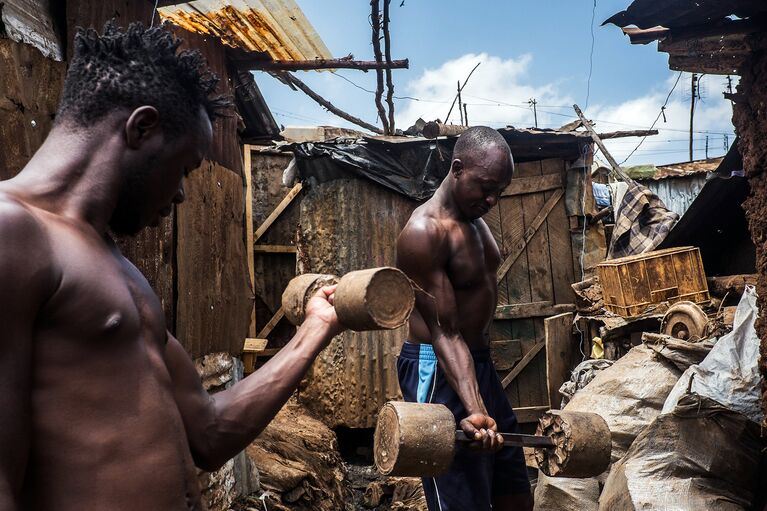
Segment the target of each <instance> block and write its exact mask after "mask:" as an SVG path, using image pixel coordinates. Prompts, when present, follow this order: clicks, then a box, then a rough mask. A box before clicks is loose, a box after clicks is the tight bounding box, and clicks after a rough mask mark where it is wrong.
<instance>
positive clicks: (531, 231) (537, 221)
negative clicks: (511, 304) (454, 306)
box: [497, 189, 565, 282]
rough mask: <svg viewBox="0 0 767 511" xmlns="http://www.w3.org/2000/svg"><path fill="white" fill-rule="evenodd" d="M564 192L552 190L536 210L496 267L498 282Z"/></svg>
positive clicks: (562, 190)
mask: <svg viewBox="0 0 767 511" xmlns="http://www.w3.org/2000/svg"><path fill="white" fill-rule="evenodd" d="M564 194H565V191H564V189H559V190H557V191H556V192H554V193H553V194H552V196H551V197H549V199H548V200H547V201H546V203H545V204H544V205H543V207H542V208H541V210H540V211H539V212H538V215H536V217H535V219H533V221H532V223H531V224H530V227H529V228H528V229H527V231H526V232H525V235H524V236H523V237H522V239H521V240H520V241H519V243H517V245H516V246H515V247H512V252H511V254H509V256H508V257H507V258H506V260H505V261H503V263H502V264H501V266H500V267H499V268H498V273H497V278H498V282H500V281H501V280H503V278H504V277H505V276H506V273H508V271H509V268H511V265H512V264H514V262H515V261H516V260H517V259H518V258H519V256H520V255H521V254H522V252H524V250H525V247H527V244H528V243H530V240H531V239H533V236H535V233H536V232H538V229H539V228H540V226H541V225H542V224H543V222H544V221H545V220H546V217H547V216H548V215H549V213H551V210H552V209H554V206H556V205H557V202H559V200H560V199H561V198H562V196H563V195H564Z"/></svg>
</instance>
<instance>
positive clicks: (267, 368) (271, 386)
mask: <svg viewBox="0 0 767 511" xmlns="http://www.w3.org/2000/svg"><path fill="white" fill-rule="evenodd" d="M330 336H332V333H331V332H330V329H329V328H328V327H327V325H326V324H325V323H324V322H322V321H312V320H310V319H308V320H307V321H306V322H305V323H304V324H303V325H301V327H300V328H299V329H298V331H297V332H296V335H295V336H294V337H293V339H291V341H290V342H289V343H288V344H287V345H286V346H285V347H283V348H282V349H281V350H280V351H279V352H278V353H277V354H276V355H275V356H274V357H272V359H271V360H269V362H267V363H266V364H264V365H263V366H262V367H261V368H259V369H258V371H256V372H254V373H253V374H251V375H250V376H248V377H247V378H245V379H243V380H242V381H240V382H238V383H237V384H235V385H233V386H232V387H231V388H229V389H227V390H225V391H222V392H219V393H217V394H215V396H213V400H214V405H215V410H216V424H215V432H214V433H213V434H212V435H210V436H209V440H210V445H209V447H208V448H209V451H210V453H209V455H212V457H213V458H214V461H213V463H214V464H215V465H218V464H221V463H223V462H226V460H228V459H229V458H231V457H232V456H234V455H236V454H237V453H238V452H240V451H241V450H242V449H244V448H245V447H247V445H248V444H249V443H250V442H252V441H253V439H254V438H255V437H256V436H258V434H259V433H261V431H263V429H264V428H265V427H266V426H267V425H268V424H269V422H270V421H271V420H272V419H273V418H274V416H275V415H276V414H277V412H278V411H279V410H280V408H282V406H283V405H284V404H285V402H286V401H287V400H288V399H289V398H290V396H291V394H292V393H293V392H294V391H295V389H296V388H297V387H298V384H299V383H300V381H301V379H302V378H303V376H304V375H305V374H306V372H307V370H308V369H309V367H310V366H311V364H312V362H313V361H314V359H315V358H316V357H317V355H318V354H319V352H320V351H321V350H322V348H323V347H324V346H325V345H326V344H327V341H328V339H329V337H330Z"/></svg>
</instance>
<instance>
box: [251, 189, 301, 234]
mask: <svg viewBox="0 0 767 511" xmlns="http://www.w3.org/2000/svg"><path fill="white" fill-rule="evenodd" d="M303 187H304V185H302V184H301V183H300V182H299V183H297V184H296V185H295V186H294V187H293V188H292V189H291V190H290V191H289V192H288V194H287V195H286V196H285V198H284V199H282V201H281V202H280V203H279V204H278V205H277V207H276V208H274V211H272V212H271V213H269V216H268V217H266V220H264V223H263V224H261V225H260V226H258V229H256V233H255V234H254V235H253V243H248V245H249V246H251V247H252V246H254V243H255V242H256V241H258V240H259V238H261V236H263V234H264V233H265V232H266V230H267V229H269V227H271V225H272V224H273V223H274V221H275V220H277V218H278V217H279V216H280V215H281V214H282V212H283V211H285V208H287V207H288V206H289V205H290V203H291V202H293V199H295V198H296V195H298V194H299V193H300V192H301V190H302V189H303Z"/></svg>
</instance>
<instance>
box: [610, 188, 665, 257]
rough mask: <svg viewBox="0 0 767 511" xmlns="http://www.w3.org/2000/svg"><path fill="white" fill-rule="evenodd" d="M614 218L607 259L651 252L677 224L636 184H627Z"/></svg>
mask: <svg viewBox="0 0 767 511" xmlns="http://www.w3.org/2000/svg"><path fill="white" fill-rule="evenodd" d="M615 216H616V218H615V228H614V229H613V236H612V241H611V243H610V251H609V253H608V259H617V258H619V257H624V256H629V255H634V254H642V253H644V252H649V251H651V250H654V249H655V248H656V247H657V246H658V245H660V243H661V242H662V241H663V240H664V239H665V238H666V235H667V234H668V233H669V231H671V228H672V227H673V226H674V224H676V221H677V220H679V215H677V214H676V213H674V212H673V211H669V210H668V209H666V206H665V205H664V204H663V201H661V200H660V199H659V198H658V196H657V195H655V194H654V193H652V192H651V191H650V190H648V189H647V188H646V187H644V186H642V185H640V184H639V183H636V182H633V183H629V186H628V190H627V191H626V194H625V195H624V196H623V200H622V201H621V205H620V209H619V210H618V211H617V213H616V215H615Z"/></svg>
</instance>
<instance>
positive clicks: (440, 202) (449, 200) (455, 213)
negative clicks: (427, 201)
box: [432, 174, 472, 223]
mask: <svg viewBox="0 0 767 511" xmlns="http://www.w3.org/2000/svg"><path fill="white" fill-rule="evenodd" d="M448 179H450V175H449V174H448V176H447V177H446V178H445V179H444V180H443V181H442V184H441V185H440V186H439V188H437V191H435V192H434V195H433V197H432V199H433V200H434V201H435V204H436V206H437V207H438V208H439V210H440V212H441V214H442V215H443V216H445V217H446V218H449V219H451V220H455V221H456V222H466V223H471V222H472V220H471V219H470V218H466V216H464V214H463V213H462V212H461V210H460V209H459V208H458V204H456V203H455V199H454V198H453V189H452V187H451V183H450V182H449V181H448Z"/></svg>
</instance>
